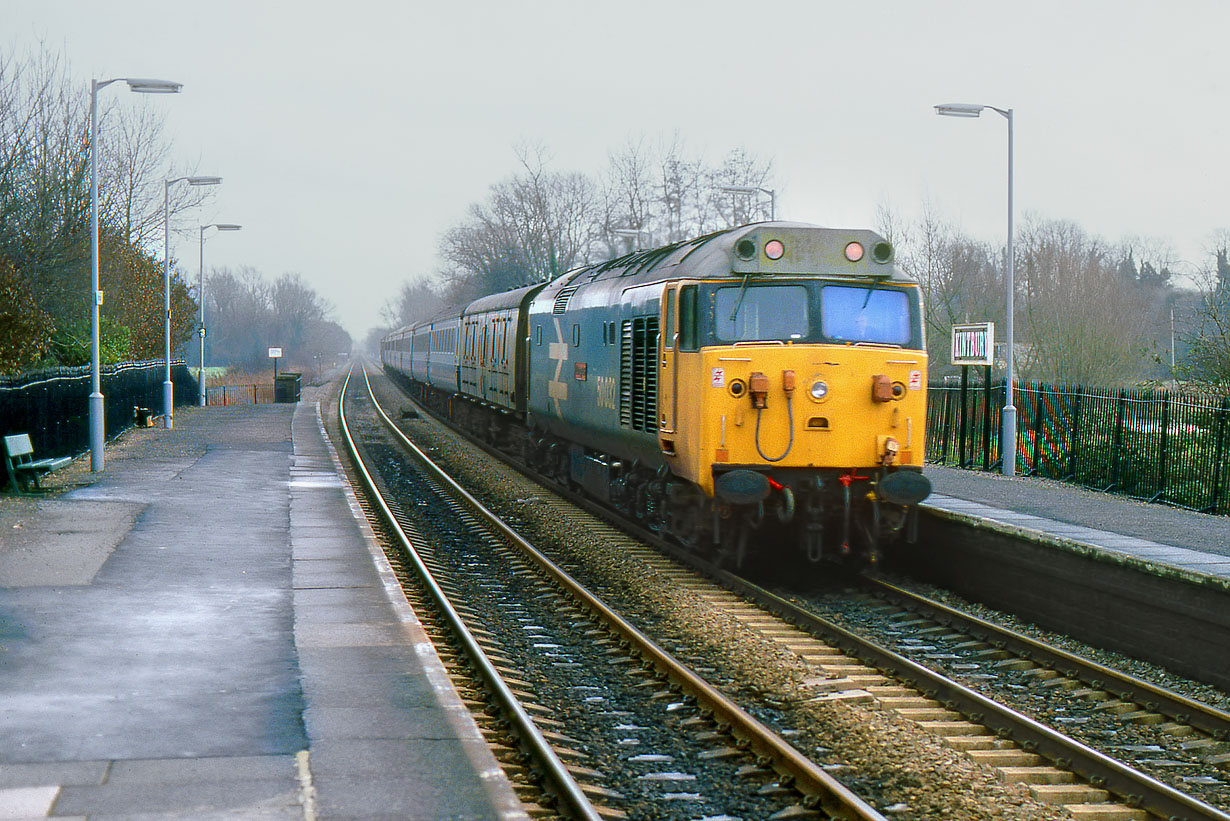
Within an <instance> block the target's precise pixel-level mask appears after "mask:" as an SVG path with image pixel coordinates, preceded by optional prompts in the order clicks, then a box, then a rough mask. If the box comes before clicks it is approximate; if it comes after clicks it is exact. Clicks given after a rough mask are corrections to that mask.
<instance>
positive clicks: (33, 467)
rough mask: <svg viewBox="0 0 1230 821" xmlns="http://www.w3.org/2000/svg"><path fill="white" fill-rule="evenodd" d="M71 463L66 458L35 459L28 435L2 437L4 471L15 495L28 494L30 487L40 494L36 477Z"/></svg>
mask: <svg viewBox="0 0 1230 821" xmlns="http://www.w3.org/2000/svg"><path fill="white" fill-rule="evenodd" d="M71 461H73V460H72V459H71V458H70V457H68V456H60V457H58V458H55V459H35V458H34V445H33V443H31V442H30V434H28V433H18V434H15V435H13V436H6V437H4V469H5V471H6V472H7V473H8V476H9V484H10V485H11V486H12V487H13V491H14V492H16V493H29V492H30V485H31V484H33V485H34V491H35V492H41V491H42V488H41V487H39V484H38V477H39V475H40V474H43V473H50V472H51V471H53V470H58V469H59V468H62V467H64V466H65V465H67V464H68V463H69V462H71Z"/></svg>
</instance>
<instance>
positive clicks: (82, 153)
mask: <svg viewBox="0 0 1230 821" xmlns="http://www.w3.org/2000/svg"><path fill="white" fill-rule="evenodd" d="M88 89H89V85H88V82H87V81H86V80H83V79H81V78H79V77H76V76H74V75H73V74H72V73H71V71H70V70H69V69H68V68H67V67H66V65H65V64H64V62H63V60H62V59H61V58H60V57H59V56H58V55H57V54H55V53H53V52H52V51H50V50H48V49H46V48H44V47H40V48H39V49H38V50H36V51H32V52H30V53H29V54H25V55H20V54H16V53H13V52H10V51H5V50H4V49H3V48H2V47H0V373H17V372H21V371H26V370H32V369H36V368H42V367H52V366H59V365H63V366H73V365H83V364H86V363H88V362H89V360H90V354H91V348H92V339H91V328H90V309H91V305H90V300H91V298H92V294H90V289H89V282H90V275H89V270H90V267H89V266H90V134H89V127H90V126H89V106H90V100H89V93H88ZM143 96H144V95H119V94H115V95H106V94H104V95H100V96H99V100H98V102H99V111H98V120H99V131H98V133H99V135H100V136H99V139H98V145H99V157H98V169H97V171H98V226H99V228H98V230H99V288H100V290H102V291H103V293H104V300H103V304H102V306H101V308H100V311H99V313H100V330H99V342H100V345H99V355H100V358H101V360H102V361H103V362H104V363H108V362H117V361H125V360H141V359H161V358H162V355H163V344H164V343H163V339H164V332H163V306H164V302H163V300H164V290H163V263H164V260H163V259H162V256H161V254H162V252H163V232H164V219H163V198H164V193H166V195H167V207H168V211H169V214H170V223H169V225H170V228H171V230H172V232H177V233H178V232H179V231H183V230H186V231H189V232H191V233H192V234H195V233H196V230H197V226H196V224H195V223H190V225H191V227H189V226H188V225H185V223H186V222H187V221H188V220H189V219H190V218H191V219H195V217H190V215H189V212H190V211H192V209H196V208H198V207H199V206H201V205H203V204H205V203H206V202H208V201H209V200H210V198H211V196H212V194H211V189H210V188H209V187H194V186H188V185H172V186H171V187H170V188H169V189H165V188H164V181H165V180H168V179H176V178H179V177H186V176H191V175H193V174H195V173H196V171H195V169H194V168H189V167H187V166H186V165H185V164H184V163H182V162H177V161H176V159H175V155H174V151H173V147H172V144H171V142H170V141H169V139H168V138H167V137H166V135H165V129H164V114H163V113H162V109H161V108H160V107H158V106H157V105H156V104H152V103H149V102H147V101H145V100H144V99H142V98H143ZM125 97H132V98H134V99H125ZM207 276H211V275H210V274H208V272H207ZM246 276H247V278H248V280H249V281H253V280H255V279H259V276H258V275H255V274H254V273H252V272H247V273H246ZM288 276H291V277H292V279H294V284H295V288H292V290H296V289H300V290H302V289H306V290H309V291H310V289H307V288H306V286H304V285H303V283H302V282H301V281H300V280H297V279H295V278H294V277H293V275H288ZM284 279H286V277H283V278H282V279H279V280H278V281H277V283H275V284H274V285H272V286H267V287H268V289H269V290H271V291H273V290H277V288H278V287H279V286H278V283H282V282H283V280H284ZM190 280H191V277H188V276H187V275H186V274H185V273H184V272H182V271H181V270H180V269H179V266H178V265H177V264H176V261H175V260H171V277H170V287H171V345H172V350H173V351H181V349H182V348H183V347H184V346H185V345H186V344H188V343H191V342H192V341H194V340H195V339H196V335H197V330H198V327H199V326H198V320H197V318H198V316H199V302H198V299H199V295H198V294H197V292H196V289H194V288H193V287H192V286H191V285H190V284H189V282H190ZM312 297H313V299H314V306H315V310H316V315H315V316H314V317H313V318H312V322H311V323H306V325H305V327H307V326H310V327H312V328H314V329H316V330H319V331H320V332H321V333H323V334H325V336H326V337H327V338H326V339H322V340H314V339H312V338H311V337H309V338H308V340H309V341H310V342H311V343H312V344H317V343H318V345H319V347H320V348H321V349H322V350H323V349H325V348H327V349H329V350H330V351H331V353H333V354H336V353H337V352H338V351H339V350H347V349H348V348H349V342H348V341H347V343H346V344H345V345H344V346H342V347H340V348H339V346H338V339H337V332H341V333H343V334H344V331H341V328H340V327H338V326H336V325H335V324H332V326H331V327H329V326H330V325H331V323H330V322H329V314H330V313H331V308H330V307H329V306H328V305H327V304H326V303H324V302H323V301H322V300H320V298H319V297H317V296H316V295H315V294H314V293H313V294H312ZM309 301H310V300H309ZM272 310H278V308H273V309H272ZM312 323H315V324H312ZM209 324H210V333H211V335H215V334H219V333H220V334H221V335H222V336H225V335H226V334H227V330H226V329H225V328H221V327H218V326H216V325H215V324H214V323H213V322H212V321H211V322H210V323H209ZM275 344H276V343H275ZM305 344H306V343H305ZM214 347H215V349H216V351H217V353H216V355H217V357H218V358H217V359H216V360H211V364H229V363H230V362H231V361H232V360H231V359H230V358H229V357H230V354H231V351H230V350H229V349H228V348H227V347H226V346H223V345H216V346H214ZM305 354H306V359H305V360H304V361H305V362H310V361H311V352H307V351H305ZM245 355H246V354H245Z"/></svg>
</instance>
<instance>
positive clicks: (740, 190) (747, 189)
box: [718, 185, 763, 194]
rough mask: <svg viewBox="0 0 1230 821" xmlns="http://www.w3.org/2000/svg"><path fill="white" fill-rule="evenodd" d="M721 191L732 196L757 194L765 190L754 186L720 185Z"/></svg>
mask: <svg viewBox="0 0 1230 821" xmlns="http://www.w3.org/2000/svg"><path fill="white" fill-rule="evenodd" d="M718 190H719V191H728V192H730V193H732V194H755V193H756V192H757V191H761V190H763V189H761V188H757V187H756V186H754V185H719V186H718Z"/></svg>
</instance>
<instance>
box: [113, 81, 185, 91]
mask: <svg viewBox="0 0 1230 821" xmlns="http://www.w3.org/2000/svg"><path fill="white" fill-rule="evenodd" d="M124 82H126V83H128V88H129V89H130V90H132V91H135V92H136V93H138V94H178V93H179V90H180V89H181V88H183V87H184V84H183V83H175V82H172V81H170V80H151V79H148V78H140V77H125V78H124Z"/></svg>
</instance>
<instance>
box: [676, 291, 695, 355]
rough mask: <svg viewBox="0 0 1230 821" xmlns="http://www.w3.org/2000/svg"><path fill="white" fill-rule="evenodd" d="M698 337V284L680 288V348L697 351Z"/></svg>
mask: <svg viewBox="0 0 1230 821" xmlns="http://www.w3.org/2000/svg"><path fill="white" fill-rule="evenodd" d="M697 346H698V342H697V339H696V286H695V285H687V286H685V287H683V288H680V289H679V350H681V351H695V350H697V349H698V348H697Z"/></svg>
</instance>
